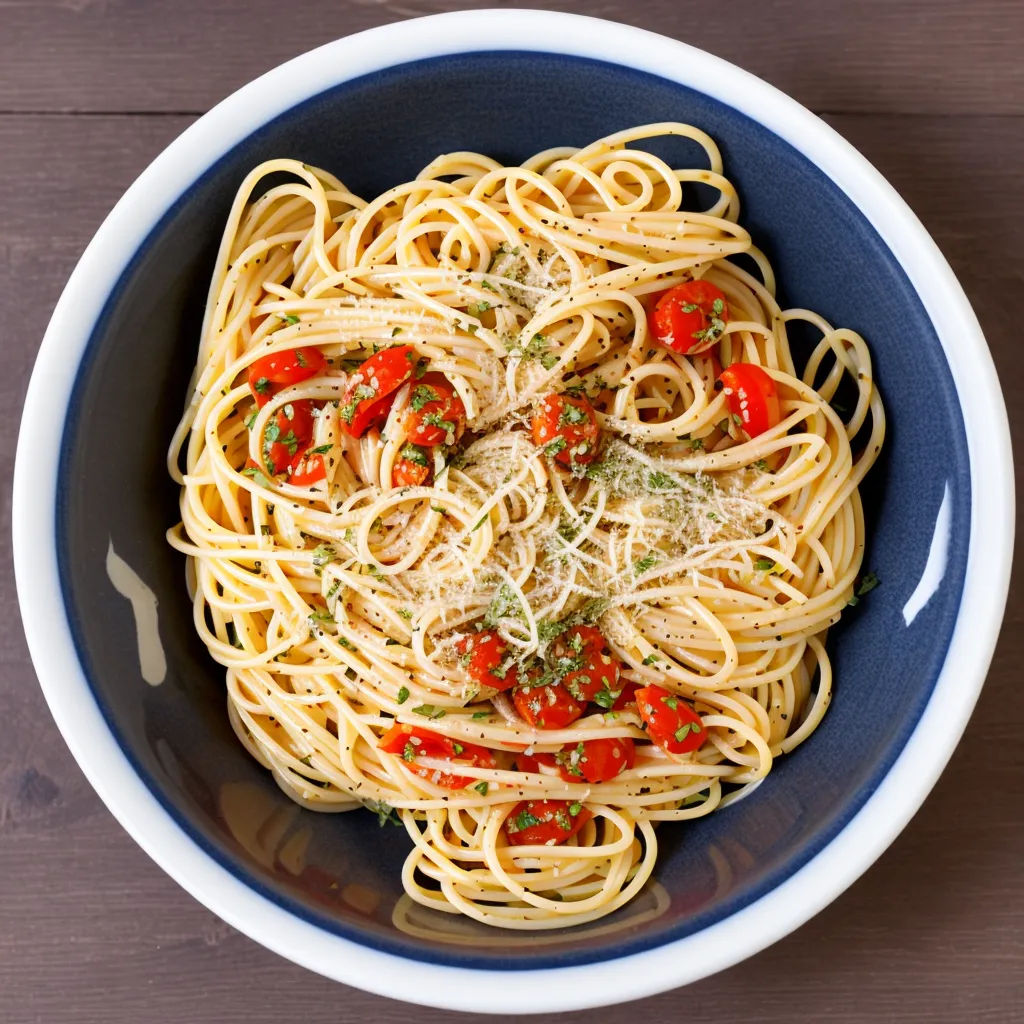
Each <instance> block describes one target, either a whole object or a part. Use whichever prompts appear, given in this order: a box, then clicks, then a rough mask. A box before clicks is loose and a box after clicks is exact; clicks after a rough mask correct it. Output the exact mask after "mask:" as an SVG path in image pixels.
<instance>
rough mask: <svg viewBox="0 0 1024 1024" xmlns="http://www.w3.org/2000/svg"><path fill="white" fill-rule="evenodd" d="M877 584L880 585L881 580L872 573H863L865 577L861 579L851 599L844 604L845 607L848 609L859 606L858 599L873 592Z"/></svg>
mask: <svg viewBox="0 0 1024 1024" xmlns="http://www.w3.org/2000/svg"><path fill="white" fill-rule="evenodd" d="M879 583H881V580H880V579H879V578H878V577H877V576H876V575H875V574H874V573H873V572H869V573H865V575H864V576H862V577H861V581H860V586H858V587H857V590H856V592H855V593H854V595H853V597H851V598H850V600H849V601H847V602H846V604H847V606H848V607H850V608H854V607H856V606H857V605H858V604H860V599H861V598H862V597H863V596H864V595H865V594H867V593H870V592H871V591H872V590H874V589H875V587H877V586H878V584H879Z"/></svg>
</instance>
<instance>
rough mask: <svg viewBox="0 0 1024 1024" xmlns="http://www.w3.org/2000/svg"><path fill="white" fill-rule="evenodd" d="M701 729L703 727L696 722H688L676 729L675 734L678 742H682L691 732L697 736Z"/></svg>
mask: <svg viewBox="0 0 1024 1024" xmlns="http://www.w3.org/2000/svg"><path fill="white" fill-rule="evenodd" d="M701 731H702V730H701V727H700V726H699V725H698V724H697V723H696V722H687V723H686V725H683V726H680V727H679V728H678V729H676V731H675V733H674V734H673V735H674V736H675V740H676V743H682V742H683V740H685V739H686V737H687V736H689V735H690V733H691V732H692V733H693V734H694V735H695V736H696V735H697V733H699V732H701Z"/></svg>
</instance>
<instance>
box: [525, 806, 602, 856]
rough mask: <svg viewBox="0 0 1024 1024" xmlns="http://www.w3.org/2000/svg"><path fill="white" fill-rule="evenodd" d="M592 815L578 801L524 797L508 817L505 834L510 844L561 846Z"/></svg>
mask: <svg viewBox="0 0 1024 1024" xmlns="http://www.w3.org/2000/svg"><path fill="white" fill-rule="evenodd" d="M593 816H594V815H593V813H592V812H591V811H588V810H587V808H586V807H584V806H583V805H582V804H580V803H579V801H573V802H569V801H567V800H523V801H522V802H520V803H518V804H516V805H515V807H513V808H512V810H511V812H510V813H509V816H508V817H507V818H506V819H505V835H506V836H507V837H508V842H509V846H558V845H559V844H560V843H564V842H565V841H566V840H567V839H571V838H572V837H573V836H574V835H576V833H577V832H579V830H580V829H581V828H583V826H584V825H585V824H586V823H587V822H588V821H590V819H591V818H592V817H593Z"/></svg>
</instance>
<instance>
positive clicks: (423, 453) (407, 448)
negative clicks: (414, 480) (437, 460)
mask: <svg viewBox="0 0 1024 1024" xmlns="http://www.w3.org/2000/svg"><path fill="white" fill-rule="evenodd" d="M398 456H399V458H402V459H405V460H406V461H407V462H412V463H414V464H415V465H417V466H423V467H424V468H425V469H429V468H430V458H429V456H428V455H427V450H426V449H425V448H421V447H420V446H419V445H418V444H409V443H406V444H403V445H402V449H401V451H400V452H399V453H398Z"/></svg>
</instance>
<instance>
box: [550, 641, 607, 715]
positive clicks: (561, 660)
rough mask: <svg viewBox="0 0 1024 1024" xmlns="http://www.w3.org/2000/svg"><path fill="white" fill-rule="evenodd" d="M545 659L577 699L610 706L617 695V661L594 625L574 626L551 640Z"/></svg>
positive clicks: (605, 706) (604, 706)
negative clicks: (546, 658)
mask: <svg viewBox="0 0 1024 1024" xmlns="http://www.w3.org/2000/svg"><path fill="white" fill-rule="evenodd" d="M548 660H549V661H550V663H551V666H552V668H554V670H555V672H556V674H557V675H558V676H559V677H560V678H561V680H562V684H563V685H564V686H565V688H566V689H567V690H568V691H569V692H570V693H571V694H572V695H573V696H574V697H575V698H576V699H577V700H582V701H584V702H585V701H591V700H592V701H594V702H595V703H596V704H600V705H601V707H603V708H606V709H607V708H610V707H611V706H612V705H613V704H614V703H615V698H616V697H618V695H619V664H618V662H617V661H616V660H615V658H614V657H613V656H612V652H611V648H610V647H609V646H608V642H607V641H606V640H605V638H604V637H603V636H602V635H601V632H600V630H598V629H595V628H594V627H593V626H573V627H572V628H571V629H567V630H566V631H565V632H564V633H562V635H561V636H558V637H555V639H554V640H553V641H552V642H551V648H550V650H549V652H548Z"/></svg>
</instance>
